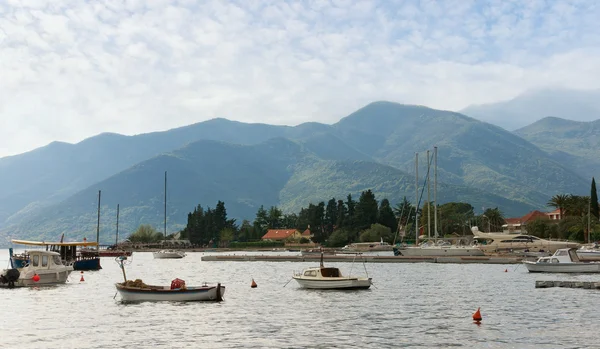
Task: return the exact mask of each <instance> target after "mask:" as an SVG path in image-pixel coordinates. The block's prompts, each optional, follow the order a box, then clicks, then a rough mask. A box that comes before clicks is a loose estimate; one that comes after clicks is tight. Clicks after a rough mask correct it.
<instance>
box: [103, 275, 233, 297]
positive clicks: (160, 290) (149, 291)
mask: <svg viewBox="0 0 600 349" xmlns="http://www.w3.org/2000/svg"><path fill="white" fill-rule="evenodd" d="M136 281H137V280H136ZM140 281H141V280H140ZM115 286H116V288H117V291H118V292H119V294H120V295H121V300H122V301H124V302H145V301H151V302H161V301H167V302H169V301H170V302H194V301H215V302H220V301H222V300H223V295H224V294H225V286H222V285H221V284H217V285H216V286H209V285H203V286H198V287H182V288H171V287H169V286H155V285H145V284H143V283H140V282H138V283H137V284H136V282H132V281H128V282H127V283H125V282H121V283H117V284H115Z"/></svg>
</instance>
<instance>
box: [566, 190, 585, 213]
mask: <svg viewBox="0 0 600 349" xmlns="http://www.w3.org/2000/svg"><path fill="white" fill-rule="evenodd" d="M589 202H590V197H589V196H578V195H569V196H568V198H567V201H566V203H565V206H564V211H565V213H566V215H567V216H575V217H583V216H585V215H586V214H587V213H588V207H589Z"/></svg>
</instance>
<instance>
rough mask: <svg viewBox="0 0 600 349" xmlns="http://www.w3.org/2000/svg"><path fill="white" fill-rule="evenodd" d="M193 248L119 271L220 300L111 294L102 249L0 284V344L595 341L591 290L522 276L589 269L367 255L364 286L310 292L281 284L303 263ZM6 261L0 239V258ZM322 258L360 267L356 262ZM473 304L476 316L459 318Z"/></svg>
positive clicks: (117, 274)
mask: <svg viewBox="0 0 600 349" xmlns="http://www.w3.org/2000/svg"><path fill="white" fill-rule="evenodd" d="M274 254H277V253H274ZM202 255H203V254H202V253H189V254H188V256H187V257H186V258H184V259H180V260H154V259H153V258H152V254H151V253H138V252H136V253H134V255H133V260H132V263H131V264H130V265H129V266H128V267H127V268H126V271H127V276H128V278H129V279H135V278H141V279H142V280H144V282H146V283H152V284H164V285H169V284H170V281H171V280H172V279H174V278H176V277H179V278H181V279H184V280H186V283H187V284H188V285H194V284H199V283H201V282H203V281H207V282H221V283H223V284H224V285H225V286H226V287H227V290H226V293H225V301H224V302H222V303H219V304H216V303H141V304H121V303H120V302H119V296H118V295H117V297H116V299H113V297H114V296H115V288H114V285H113V284H114V283H115V282H118V281H121V280H122V274H121V270H120V269H119V267H118V265H117V264H116V263H115V261H114V259H113V258H102V266H103V268H104V269H102V270H101V271H98V272H85V273H84V278H85V281H84V282H80V281H79V278H80V274H79V273H78V272H74V273H73V274H71V280H70V282H69V283H67V284H66V285H63V286H57V287H47V288H19V289H12V290H9V289H0V292H1V294H2V296H1V297H2V298H1V299H2V302H1V305H2V315H1V316H0V347H6V348H17V347H18V348H125V347H137V348H171V347H178V348H198V347H200V346H202V347H205V348H292V347H293V348H350V347H361V348H366V347H369V348H387V347H390V348H391V347H404V348H437V347H466V348H598V347H600V342H599V337H600V336H599V335H598V334H597V326H598V324H600V312H599V311H598V306H597V304H598V302H599V301H600V292H598V291H594V290H582V289H560V288H550V289H535V287H534V286H535V280H541V279H552V280H558V279H578V280H594V279H596V280H600V276H596V277H594V276H587V275H579V276H560V275H535V274H529V273H528V272H527V270H526V268H524V267H523V266H520V267H517V265H506V266H505V265H450V264H428V263H422V264H367V265H366V269H367V271H368V273H369V276H372V277H373V281H374V285H375V287H372V288H371V289H370V290H366V291H314V290H304V289H300V288H298V285H297V283H296V282H295V281H291V282H290V283H289V284H287V286H285V287H284V285H285V284H286V282H288V281H289V280H290V276H291V274H292V272H293V271H294V270H300V269H302V268H304V267H308V266H311V265H313V263H291V262H273V263H266V262H202V261H201V260H200V258H201V256H202ZM7 261H8V251H7V250H0V267H1V268H4V267H5V266H6V265H7ZM331 265H332V266H337V267H339V268H341V269H342V272H346V273H347V272H349V271H350V268H352V271H353V274H357V273H362V274H364V272H365V270H364V267H363V264H361V263H354V264H351V263H331ZM506 268H508V272H506V273H505V272H504V270H505V269H506ZM515 268H516V270H515ZM252 278H254V279H255V281H256V282H257V284H258V288H256V289H251V288H250V283H251V280H252ZM477 307H481V313H482V316H483V322H482V323H481V325H479V326H478V325H476V324H474V323H473V321H472V320H471V315H472V313H473V312H474V311H475V310H477Z"/></svg>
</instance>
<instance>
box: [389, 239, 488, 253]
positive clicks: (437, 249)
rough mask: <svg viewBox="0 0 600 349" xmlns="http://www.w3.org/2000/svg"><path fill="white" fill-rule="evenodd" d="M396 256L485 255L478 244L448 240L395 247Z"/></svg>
mask: <svg viewBox="0 0 600 349" xmlns="http://www.w3.org/2000/svg"><path fill="white" fill-rule="evenodd" d="M394 255H395V256H421V257H429V256H436V257H443V256H484V255H485V253H483V251H482V250H480V249H479V248H477V246H458V245H451V244H449V243H447V242H444V243H438V244H428V243H424V244H421V245H419V246H414V247H394Z"/></svg>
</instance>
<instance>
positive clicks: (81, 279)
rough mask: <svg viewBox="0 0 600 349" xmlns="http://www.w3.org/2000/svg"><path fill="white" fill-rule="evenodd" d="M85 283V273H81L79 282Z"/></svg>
mask: <svg viewBox="0 0 600 349" xmlns="http://www.w3.org/2000/svg"><path fill="white" fill-rule="evenodd" d="M82 281H85V279H84V278H83V271H82V272H81V278H80V279H79V282H82Z"/></svg>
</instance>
